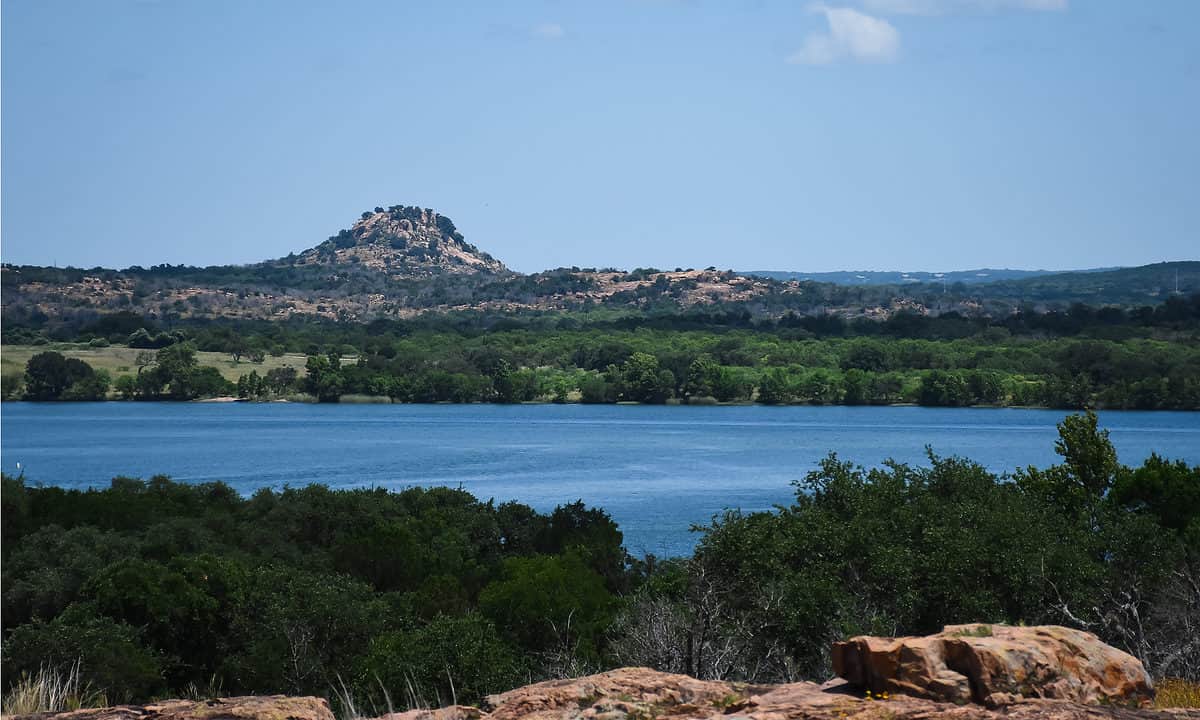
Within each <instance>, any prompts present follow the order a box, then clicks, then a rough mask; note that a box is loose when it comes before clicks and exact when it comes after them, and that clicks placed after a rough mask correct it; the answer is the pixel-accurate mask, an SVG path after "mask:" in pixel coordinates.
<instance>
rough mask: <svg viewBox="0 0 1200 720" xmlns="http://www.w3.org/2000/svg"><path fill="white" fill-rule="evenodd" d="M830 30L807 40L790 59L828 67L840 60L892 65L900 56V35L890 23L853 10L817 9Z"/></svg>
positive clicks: (816, 6)
mask: <svg viewBox="0 0 1200 720" xmlns="http://www.w3.org/2000/svg"><path fill="white" fill-rule="evenodd" d="M812 10H813V11H814V12H818V13H822V14H824V16H825V22H826V23H827V24H828V26H829V29H828V30H827V31H825V32H815V33H812V34H810V35H809V36H808V37H807V38H805V39H804V46H803V47H801V48H800V49H799V50H797V51H796V52H794V53H792V54H791V55H789V56H788V58H787V61H788V62H789V63H794V64H798V65H829V64H831V63H835V62H838V61H839V60H855V61H858V62H890V61H892V60H895V59H896V56H897V55H898V54H899V52H900V33H899V32H898V31H897V30H896V28H895V27H893V26H892V24H891V23H889V22H888V21H887V20H884V19H882V18H877V17H872V16H871V15H868V14H866V13H863V12H859V11H858V10H855V9H853V8H845V7H839V8H835V7H829V6H828V5H814V6H813V8H812Z"/></svg>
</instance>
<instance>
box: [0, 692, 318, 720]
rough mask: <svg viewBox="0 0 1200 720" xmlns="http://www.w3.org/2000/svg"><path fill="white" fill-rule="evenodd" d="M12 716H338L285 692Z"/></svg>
mask: <svg viewBox="0 0 1200 720" xmlns="http://www.w3.org/2000/svg"><path fill="white" fill-rule="evenodd" d="M9 717H12V718H14V719H20V720H33V719H34V718H36V719H38V720H48V719H49V718H54V720H334V717H333V712H331V711H330V709H329V703H328V702H326V701H325V700H324V699H323V698H316V697H287V696H285V695H256V696H247V697H231V698H218V699H214V700H163V701H162V702H157V703H150V704H147V705H117V706H115V707H108V708H93V709H87V710H72V711H70V712H60V713H39V714H36V715H13V716H9Z"/></svg>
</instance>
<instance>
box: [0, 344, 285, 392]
mask: <svg viewBox="0 0 1200 720" xmlns="http://www.w3.org/2000/svg"><path fill="white" fill-rule="evenodd" d="M47 350H54V351H56V352H60V353H62V354H63V355H65V356H66V357H69V358H79V359H80V360H83V361H84V362H86V363H87V364H88V365H91V366H92V367H93V368H96V369H97V370H100V369H102V368H103V369H104V370H107V371H108V372H109V374H110V375H112V377H113V379H114V380H115V379H116V378H117V377H118V376H121V375H136V374H137V355H138V353H141V352H151V353H152V352H154V351H153V350H148V351H147V350H138V349H137V348H130V347H125V346H123V345H111V346H109V347H106V348H92V347H88V346H87V344H84V343H50V344H48V345H5V346H3V347H2V348H0V374H4V375H21V374H22V373H24V372H25V363H27V362H29V358H31V357H33V356H34V355H36V354H37V353H40V352H45V351H47ZM306 359H307V358H305V356H304V355H299V354H291V355H283V356H281V357H271V356H270V355H268V356H267V357H266V359H265V360H263V361H262V362H261V363H252V362H250V361H249V360H246V359H244V358H243V359H242V361H241V362H234V361H233V357H232V356H230V355H229V353H219V352H198V353H196V360H197V361H198V362H199V363H200V365H202V366H209V367H215V368H216V369H217V370H220V371H221V375H222V376H223V377H224V378H225V379H226V380H229V381H230V382H237V379H238V377H239V376H241V375H245V374H247V373H249V372H250V371H251V370H256V371H258V374H259V375H265V374H266V373H267V371H269V370H273V369H274V368H281V367H286V366H289V365H290V366H291V367H294V368H296V369H297V370H299V371H300V372H301V374H303V372H304V363H305V360H306Z"/></svg>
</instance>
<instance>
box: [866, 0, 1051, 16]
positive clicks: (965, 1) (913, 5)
mask: <svg viewBox="0 0 1200 720" xmlns="http://www.w3.org/2000/svg"><path fill="white" fill-rule="evenodd" d="M1068 2H1069V0H861V3H860V4H861V5H862V8H863V9H864V10H866V11H867V12H873V13H878V14H880V15H948V14H951V13H969V12H995V11H998V10H1036V11H1060V10H1066V9H1067V4H1068Z"/></svg>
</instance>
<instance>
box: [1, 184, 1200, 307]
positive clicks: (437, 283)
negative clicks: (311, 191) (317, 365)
mask: <svg viewBox="0 0 1200 720" xmlns="http://www.w3.org/2000/svg"><path fill="white" fill-rule="evenodd" d="M1198 290H1200V262H1186V263H1163V264H1159V265H1152V266H1146V267H1143V268H1126V269H1122V270H1118V271H1113V272H1090V273H1075V274H1072V273H1066V274H1059V275H1046V276H1039V277H1032V278H1025V279H1019V280H1009V281H1004V282H992V283H986V284H970V285H968V284H961V283H946V282H936V283H926V282H913V283H901V284H897V285H844V284H834V283H828V282H816V281H813V280H796V279H776V278H772V277H763V276H755V275H746V274H743V273H736V272H734V271H732V270H718V269H717V268H715V267H708V268H705V269H703V270H698V269H692V268H675V269H673V270H660V269H656V268H636V269H634V270H630V271H626V270H618V269H615V268H601V269H597V268H579V267H571V268H559V269H557V270H547V271H544V272H539V273H533V274H529V275H524V274H521V273H517V272H513V271H511V270H509V269H508V268H506V267H505V266H504V264H503V263H502V262H500V261H499V260H497V259H496V258H494V257H492V256H491V255H489V254H488V253H486V252H484V251H482V250H480V249H479V248H477V247H476V246H475V245H472V244H471V243H469V242H467V240H466V238H465V237H464V236H463V234H462V233H461V232H459V230H458V228H456V227H455V225H454V223H453V222H452V221H451V220H450V218H448V217H446V216H445V215H441V214H439V213H437V212H435V211H434V210H431V209H428V208H420V207H413V206H406V205H393V206H391V207H388V208H382V207H376V208H375V209H374V210H371V211H367V212H364V213H362V215H361V216H360V217H359V219H358V220H357V221H356V222H355V223H354V224H353V225H352V226H351V227H349V228H348V229H344V230H341V231H340V232H338V233H337V234H336V235H333V236H331V237H329V239H327V240H325V241H324V242H322V243H320V244H319V245H317V246H315V247H312V248H310V249H308V250H305V251H302V252H300V253H298V254H297V253H293V254H290V255H288V256H287V257H284V258H280V259H277V260H271V261H266V262H262V263H256V264H253V265H217V266H210V267H191V266H183V265H179V266H172V265H155V266H153V267H150V268H143V267H136V266H135V267H130V268H126V269H124V270H110V269H106V268H91V269H88V270H83V269H79V268H71V267H67V268H47V267H38V266H13V265H4V266H2V268H0V292H2V295H3V320H4V322H5V323H6V324H9V325H14V326H16V325H20V326H31V327H43V326H45V325H46V324H47V323H49V324H50V325H52V326H54V325H71V324H74V325H79V324H85V323H88V322H93V321H94V320H95V319H96V317H98V316H99V315H103V314H106V313H114V312H118V311H129V312H135V313H138V314H141V315H143V316H146V317H149V318H151V319H153V320H155V321H157V322H166V323H168V324H169V323H172V322H175V321H187V320H197V319H199V320H208V319H216V318H231V319H242V320H286V319H289V318H298V317H299V318H321V319H329V320H340V321H349V322H367V321H371V320H375V319H404V318H411V317H413V316H415V315H418V314H421V313H424V312H429V311H433V312H459V311H473V312H483V313H490V314H496V313H499V314H503V313H512V312H525V311H533V312H547V311H549V312H555V311H588V310H593V309H596V308H598V307H603V308H607V309H616V310H623V311H628V310H634V311H645V312H655V313H674V312H677V311H681V310H683V311H687V310H692V309H699V310H703V311H706V312H707V311H714V312H733V313H735V314H737V315H739V316H740V315H743V314H748V316H750V317H756V318H762V317H772V318H778V317H782V316H784V315H785V314H787V313H795V314H797V315H807V316H824V315H836V316H839V317H841V318H845V319H856V318H866V319H870V320H886V319H888V318H890V317H892V316H894V315H896V314H898V313H905V314H918V315H942V314H947V313H956V314H958V315H960V316H966V317H979V316H989V317H1003V316H1007V315H1009V314H1011V313H1012V312H1013V311H1015V310H1016V309H1017V308H1019V307H1026V306H1033V307H1035V308H1036V309H1039V310H1040V309H1046V308H1065V307H1067V306H1068V305H1069V304H1070V303H1072V302H1086V303H1089V304H1092V305H1105V304H1121V305H1127V306H1131V307H1132V306H1138V305H1145V304H1159V303H1162V302H1163V301H1164V300H1166V299H1168V298H1170V297H1173V296H1176V295H1187V294H1189V293H1192V292H1196V291H1198Z"/></svg>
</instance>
